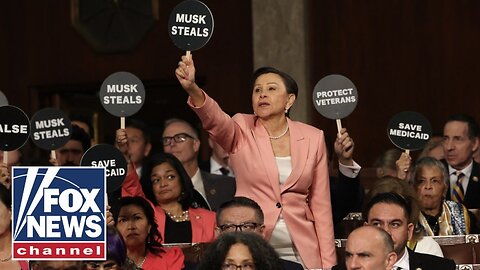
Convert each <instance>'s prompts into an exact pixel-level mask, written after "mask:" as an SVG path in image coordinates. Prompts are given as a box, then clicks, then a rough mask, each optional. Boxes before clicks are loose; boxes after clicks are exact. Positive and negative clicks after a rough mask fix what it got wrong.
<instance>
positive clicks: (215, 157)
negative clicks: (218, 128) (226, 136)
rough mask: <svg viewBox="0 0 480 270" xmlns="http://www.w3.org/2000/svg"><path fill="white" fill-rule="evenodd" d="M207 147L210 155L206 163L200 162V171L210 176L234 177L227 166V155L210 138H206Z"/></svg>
mask: <svg viewBox="0 0 480 270" xmlns="http://www.w3.org/2000/svg"><path fill="white" fill-rule="evenodd" d="M208 146H210V149H211V150H212V154H211V155H210V158H209V159H208V160H207V161H205V162H200V164H199V166H200V170H202V171H205V172H209V173H211V174H218V175H228V176H231V177H235V175H234V173H233V170H232V168H230V166H229V164H228V161H229V154H228V153H227V152H226V151H225V150H223V148H222V147H221V146H220V145H219V144H218V143H216V142H215V141H214V140H213V139H212V138H211V137H210V136H209V137H208Z"/></svg>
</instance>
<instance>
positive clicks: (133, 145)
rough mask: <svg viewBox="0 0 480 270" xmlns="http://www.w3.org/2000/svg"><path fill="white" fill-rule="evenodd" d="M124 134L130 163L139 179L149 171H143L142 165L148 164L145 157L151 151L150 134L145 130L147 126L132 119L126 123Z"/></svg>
mask: <svg viewBox="0 0 480 270" xmlns="http://www.w3.org/2000/svg"><path fill="white" fill-rule="evenodd" d="M125 132H126V134H127V136H128V143H127V145H128V156H129V157H130V162H133V164H134V165H135V169H136V172H137V175H138V176H139V177H140V178H142V177H145V176H146V175H145V173H147V172H148V171H149V170H148V168H146V169H145V170H144V165H146V164H147V163H148V162H147V157H148V156H149V155H150V151H151V150H152V143H151V142H150V141H151V139H150V132H149V131H148V129H147V125H146V124H145V123H144V122H142V121H140V120H136V119H132V120H129V121H127V123H126V126H125Z"/></svg>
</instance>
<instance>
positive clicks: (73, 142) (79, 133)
mask: <svg viewBox="0 0 480 270" xmlns="http://www.w3.org/2000/svg"><path fill="white" fill-rule="evenodd" d="M89 148H90V136H88V134H87V133H86V132H85V131H84V130H83V129H81V128H80V127H78V126H77V125H72V135H71V136H70V140H68V141H67V143H66V144H65V145H63V146H62V147H60V148H59V149H57V150H55V152H56V156H57V159H56V160H54V159H50V163H52V164H53V165H55V166H80V160H82V156H83V154H84V153H85V152H86V151H87V150H88V149H89Z"/></svg>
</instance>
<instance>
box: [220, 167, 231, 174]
mask: <svg viewBox="0 0 480 270" xmlns="http://www.w3.org/2000/svg"><path fill="white" fill-rule="evenodd" d="M220 171H221V172H222V174H223V175H228V174H229V173H230V170H229V169H227V168H224V167H221V168H220Z"/></svg>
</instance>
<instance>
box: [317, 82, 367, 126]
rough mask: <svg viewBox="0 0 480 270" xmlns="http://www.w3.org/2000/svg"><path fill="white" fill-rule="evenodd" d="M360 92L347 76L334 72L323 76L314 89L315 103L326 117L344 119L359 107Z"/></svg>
mask: <svg viewBox="0 0 480 270" xmlns="http://www.w3.org/2000/svg"><path fill="white" fill-rule="evenodd" d="M357 102H358V93H357V88H356V87H355V85H354V84H353V83H352V81H350V80H349V79H348V78H347V77H345V76H342V75H338V74H332V75H328V76H325V77H323V78H322V79H321V80H320V81H318V83H317V84H316V85H315V88H314V89H313V105H314V106H315V109H317V111H318V112H319V113H320V114H321V115H323V116H324V117H326V118H329V119H343V118H345V117H347V116H348V115H350V114H351V113H352V112H353V110H355V107H357Z"/></svg>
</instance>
